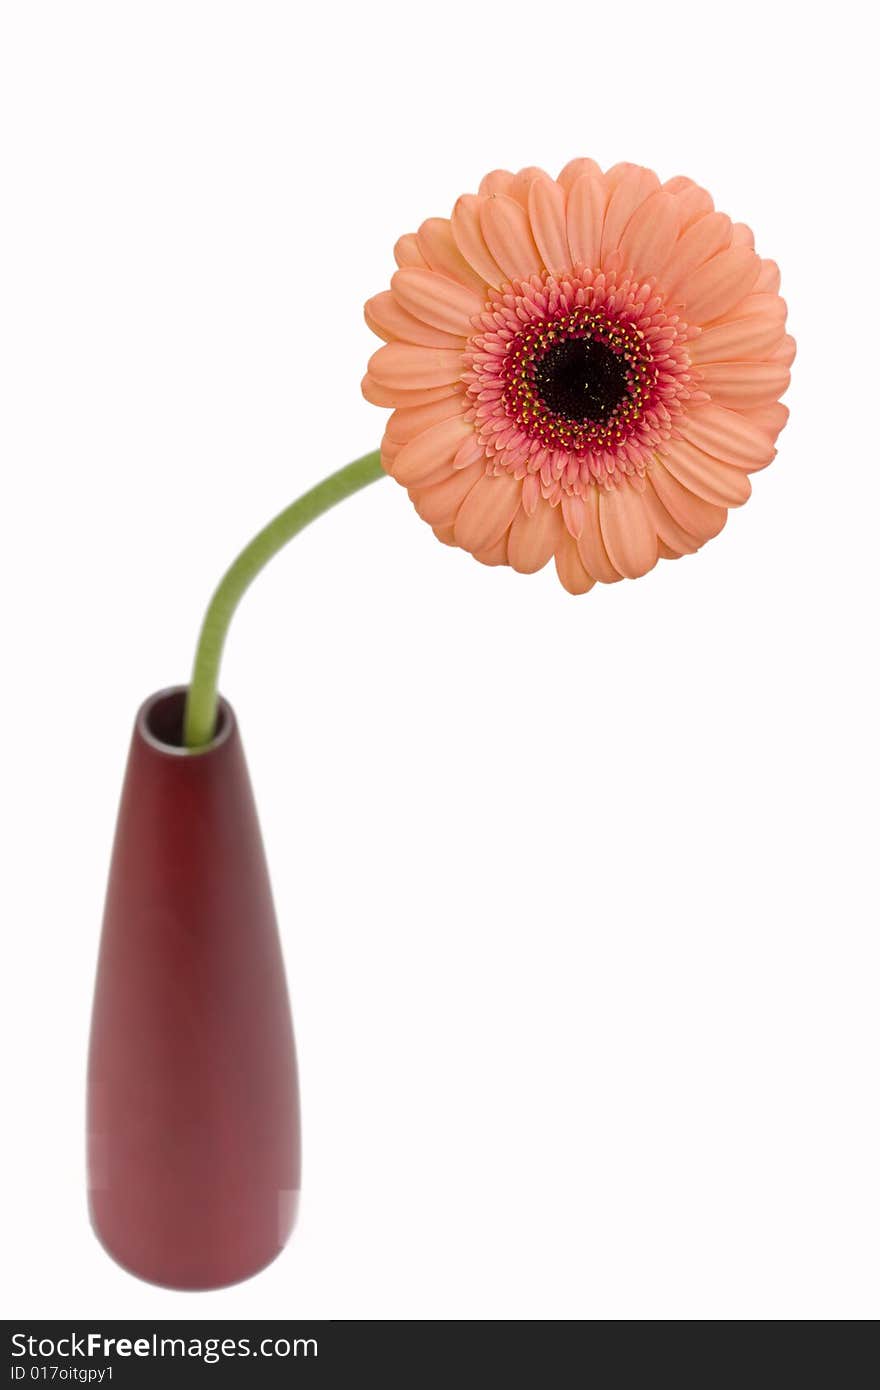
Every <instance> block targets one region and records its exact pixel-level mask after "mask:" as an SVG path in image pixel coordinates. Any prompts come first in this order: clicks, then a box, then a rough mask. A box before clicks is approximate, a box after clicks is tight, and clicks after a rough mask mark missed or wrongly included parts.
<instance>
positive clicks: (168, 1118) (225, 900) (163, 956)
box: [88, 688, 300, 1289]
mask: <svg viewBox="0 0 880 1390" xmlns="http://www.w3.org/2000/svg"><path fill="white" fill-rule="evenodd" d="M184 698H185V691H184V690H183V689H182V688H181V689H175V690H166V691H162V692H160V693H159V694H158V695H154V696H152V698H151V699H149V700H147V701H146V703H145V704H144V705H143V706H142V707H141V709H140V711H139V712H138V716H137V720H136V722H135V728H134V734H133V737H132V742H131V751H130V754H129V760H128V768H127V771H126V775H125V783H124V786H123V791H122V802H121V805H120V809H119V820H118V824H117V831H116V841H115V845H114V849H113V858H112V863H111V867H110V882H109V886H108V890H107V903H106V909H105V915H104V926H103V932H102V936H101V949H100V955H99V960H98V974H97V983H96V988H95V1002H94V1011H93V1015H92V1035H91V1045H90V1054H89V1084H88V1166H89V1205H90V1211H91V1218H92V1223H93V1225H94V1228H95V1231H96V1233H97V1235H98V1238H99V1239H100V1240H101V1242H102V1243H103V1245H104V1247H105V1248H106V1249H107V1251H108V1252H109V1253H110V1254H111V1255H112V1256H113V1258H114V1259H115V1260H118V1262H119V1263H120V1264H121V1265H123V1266H124V1267H125V1268H126V1269H128V1270H129V1271H131V1272H132V1273H133V1274H137V1275H139V1276H140V1277H141V1278H142V1279H149V1280H151V1281H153V1282H154V1283H157V1284H165V1285H168V1286H170V1287H172V1288H176V1289H210V1288H219V1287H220V1286H222V1285H224V1284H231V1283H235V1282H236V1281H237V1280H239V1279H244V1278H246V1277H247V1276H248V1275H250V1274H255V1273H256V1272H257V1271H258V1270H259V1269H262V1268H263V1266H264V1265H266V1264H268V1263H269V1261H270V1260H272V1259H274V1257H275V1256H276V1255H277V1254H278V1252H279V1251H280V1250H281V1249H282V1247H283V1246H284V1244H285V1242H286V1240H287V1237H288V1236H289V1234H290V1231H291V1229H292V1227H293V1222H294V1219H295V1215H296V1205H297V1199H298V1195H299V1174H300V1159H299V1105H298V1095H297V1076H296V1059H295V1054H294V1045H293V1031H292V1028H291V1021H290V1007H289V1004H288V999H287V986H286V983H285V976H284V965H283V961H282V958H281V948H280V943H279V940H278V930H277V927H276V923H275V913H274V909H273V906H272V894H271V889H270V886H269V876H268V873H267V869H266V861H265V858H264V855H263V847H262V842H261V839H260V830H259V825H258V822H257V816H256V810H255V807H254V801H253V796H252V794H251V788H250V781H249V778H248V773H247V766H246V764H245V760H244V754H243V752H242V746H241V739H240V738H239V733H238V727H237V724H236V720H235V716H234V714H233V712H232V710H231V708H230V707H229V705H228V704H226V702H225V701H221V705H220V712H219V716H218V724H217V732H216V735H215V738H214V741H213V742H212V743H211V744H210V745H209V746H208V747H207V748H205V749H204V750H200V751H198V752H191V751H188V750H186V749H185V748H183V747H182V746H181V728H182V722H183V706H184Z"/></svg>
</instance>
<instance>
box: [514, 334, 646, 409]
mask: <svg viewBox="0 0 880 1390" xmlns="http://www.w3.org/2000/svg"><path fill="white" fill-rule="evenodd" d="M627 371H628V363H627V361H626V358H625V357H622V356H621V355H620V354H619V353H616V352H614V351H613V350H612V349H611V348H610V347H607V346H606V345H605V343H599V342H597V341H596V339H595V338H566V339H565V341H564V342H561V343H554V344H553V346H552V347H551V348H548V350H547V352H545V353H544V356H543V357H542V358H540V360H539V361H537V362H536V363H535V366H534V372H535V378H534V380H535V389H536V391H537V393H538V395H539V396H540V397H541V400H542V401H543V402H544V404H545V405H546V406H547V408H548V409H549V410H552V411H553V413H554V414H555V415H563V416H565V417H566V419H569V420H607V418H608V416H609V415H610V414H611V412H612V411H613V410H614V408H615V406H618V405H619V404H620V402H621V401H622V400H623V398H624V396H625V395H626V392H627Z"/></svg>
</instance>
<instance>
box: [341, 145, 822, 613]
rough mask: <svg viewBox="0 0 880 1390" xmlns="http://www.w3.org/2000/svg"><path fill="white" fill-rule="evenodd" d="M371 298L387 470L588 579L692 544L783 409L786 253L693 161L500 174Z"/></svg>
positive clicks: (453, 530) (481, 553)
mask: <svg viewBox="0 0 880 1390" xmlns="http://www.w3.org/2000/svg"><path fill="white" fill-rule="evenodd" d="M394 254H395V259H396V261H397V264H398V266H399V269H398V271H397V272H396V274H395V275H394V276H393V277H392V280H391V288H390V290H386V291H384V292H383V293H382V294H378V295H376V296H375V297H374V298H373V299H371V300H369V302H368V303H367V306H366V311H365V312H366V319H367V323H368V324H369V326H370V328H372V329H373V331H374V332H375V333H376V334H378V336H379V337H380V338H383V339H384V340H385V346H384V347H381V348H379V349H378V351H377V352H376V353H374V355H373V356H372V357H371V359H370V363H369V368H368V371H367V375H366V377H365V378H364V383H363V391H364V395H365V396H366V397H367V399H368V400H370V401H373V402H374V403H375V404H376V405H381V406H391V407H393V414H392V415H391V417H390V419H389V420H388V424H387V428H386V430H385V435H384V438H383V441H382V464H383V467H384V468H385V470H386V471H387V472H388V473H390V474H391V476H392V477H393V478H395V479H396V480H397V481H398V482H399V483H401V484H402V485H403V486H404V487H405V488H407V490H408V492H409V495H410V497H411V499H412V501H413V503H414V505H415V507H416V510H417V511H418V513H419V515H420V516H421V517H423V518H424V520H425V521H427V522H428V523H429V525H430V526H431V527H432V528H433V530H434V533H435V535H436V536H438V537H439V539H440V540H442V541H444V542H446V543H447V544H449V545H457V546H461V547H462V548H463V549H465V550H469V551H470V552H471V553H472V554H473V555H475V556H476V558H477V559H478V560H481V561H483V562H484V563H485V564H490V565H494V564H509V565H511V566H512V567H513V568H514V569H515V570H519V571H520V572H522V573H527V574H528V573H532V572H534V571H535V570H539V569H540V568H541V567H542V566H543V565H545V564H546V563H547V562H548V560H549V559H550V557H551V556H554V557H555V561H556V569H557V572H558V574H559V578H560V580H561V581H562V583H563V584H564V586H565V588H566V589H568V590H569V591H570V592H571V593H576V594H579V593H585V592H586V591H587V590H588V589H590V588H592V586H593V584H594V583H595V582H596V580H600V581H602V582H603V583H614V582H615V581H616V580H618V579H620V578H623V577H626V578H630V579H634V578H636V577H637V576H639V575H642V574H645V573H647V571H648V570H650V569H652V568H653V566H654V565H655V564H656V562H657V560H658V558H661V557H662V558H665V559H675V558H677V557H678V556H680V555H686V554H690V553H692V552H694V551H696V550H697V549H699V547H700V546H701V545H702V544H703V543H704V542H705V541H707V540H709V539H710V538H711V537H712V536H715V535H717V534H718V532H719V531H720V530H721V528H722V527H723V525H724V523H725V521H726V519H727V512H728V508H730V507H737V506H740V505H741V504H742V503H743V502H745V500H746V498H747V497H748V496H749V493H750V490H751V485H750V482H749V474H750V473H753V472H755V471H756V470H757V469H759V468H764V467H765V466H766V465H767V464H768V463H769V462H770V461H771V459H772V458H773V457H774V455H775V452H776V451H775V448H774V442H775V440H776V436H777V435H778V433H779V431H780V430H781V428H782V426H783V425H784V424H785V421H786V419H787V416H788V411H787V410H786V408H785V406H783V405H781V404H780V403H779V397H780V395H781V394H782V393H783V392H784V391H785V389H786V387H787V386H788V383H789V366H790V365H791V362H792V360H793V358H794V351H795V348H794V340H793V339H792V338H790V337H788V336H787V335H786V332H785V314H786V308H785V302H784V301H783V300H782V299H781V298H780V297H779V271H778V269H777V267H776V265H775V264H774V263H773V262H772V261H766V260H762V259H761V258H760V256H758V255H757V253H756V252H755V250H754V239H753V237H752V234H751V232H750V231H749V229H748V227H745V226H744V225H743V224H742V223H733V222H731V220H730V218H729V217H727V216H726V215H725V214H724V213H721V212H716V211H715V210H714V206H713V203H712V199H711V198H710V196H709V194H708V193H707V192H706V191H705V189H702V188H699V187H698V186H697V185H696V184H695V183H693V182H692V181H691V180H690V179H685V178H675V179H670V180H669V181H668V182H667V183H665V184H662V185H661V183H660V180H659V179H658V178H657V176H656V174H654V173H652V171H651V170H650V169H643V168H640V167H639V166H637V165H634V164H617V165H615V166H614V168H612V169H609V170H608V171H607V173H604V174H603V173H602V171H601V170H600V169H599V167H598V165H597V164H595V163H594V162H593V161H592V160H590V159H576V160H574V161H573V162H572V163H570V164H568V165H566V167H565V168H564V169H563V171H562V173H561V174H560V175H559V177H558V179H552V178H551V177H550V176H549V175H548V174H546V173H544V172H543V170H541V169H523V170H521V171H520V172H519V173H518V174H511V173H507V172H506V171H503V170H499V171H496V172H495V173H492V174H489V175H488V176H487V177H486V178H485V179H484V180H483V182H482V183H481V185H480V191H479V193H477V194H476V195H465V196H464V197H462V198H459V200H458V202H457V203H456V205H455V208H454V209H453V212H452V216H451V218H436V217H435V218H430V219H429V220H428V221H427V222H423V223H422V225H421V227H420V228H419V230H418V232H417V233H414V234H411V235H408V236H404V237H401V239H400V241H398V243H397V245H396V247H395V248H394Z"/></svg>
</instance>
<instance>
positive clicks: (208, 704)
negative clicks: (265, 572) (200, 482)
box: [183, 449, 384, 748]
mask: <svg viewBox="0 0 880 1390" xmlns="http://www.w3.org/2000/svg"><path fill="white" fill-rule="evenodd" d="M382 477H384V472H383V469H382V465H381V463H380V462H379V451H378V449H377V450H375V451H374V452H373V453H372V454H364V456H363V458H359V459H355V461H354V463H349V464H347V465H346V467H345V468H340V469H339V471H338V473H331V474H330V477H329V478H325V479H324V481H323V482H322V483H318V485H317V487H313V488H310V489H309V491H308V492H306V493H304V494H303V496H302V497H299V498H297V500H296V501H295V502H292V503H291V504H290V506H289V507H285V509H284V511H283V512H279V514H278V516H276V517H275V519H274V520H273V521H270V522H269V524H268V526H264V527H263V529H262V531H260V532H259V533H258V534H257V535H256V536H254V538H253V540H252V541H251V543H250V545H247V546H245V548H244V550H243V551H242V552H241V554H240V555H239V557H238V559H237V560H234V561H233V563H232V564H231V565H230V567H229V569H228V570H227V571H226V573H225V574H224V576H223V578H222V579H221V580H220V583H219V584H218V585H217V588H216V589H215V591H214V596H213V598H212V599H211V602H210V603H209V605H208V611H207V613H206V614H205V620H204V622H203V623H202V630H201V632H200V634H199V643H198V646H197V647H196V657H195V662H194V663H193V673H192V681H191V683H190V687H189V691H188V693H187V697H186V713H185V714H184V720H183V741H184V744H185V746H186V747H187V748H201V747H203V746H204V744H206V743H210V741H211V739H212V738H213V737H214V728H215V725H216V723H217V681H218V676H219V673H220V658H221V657H222V655H223V644H224V643H225V641H226V634H227V632H228V631H229V624H230V622H231V621H232V615H233V613H234V612H235V610H236V608H237V607H238V603H239V600H240V599H241V597H242V594H243V593H244V592H245V590H246V589H247V588H248V586H249V585H250V583H251V581H252V580H253V579H255V578H256V576H257V575H258V574H259V573H260V570H261V569H262V568H263V566H264V565H267V564H268V563H269V561H270V560H271V559H272V556H273V555H277V553H278V551H279V550H281V548H282V546H285V545H286V544H287V542H288V541H289V540H291V539H292V538H293V537H294V536H295V535H296V534H297V532H298V531H301V530H302V529H303V527H304V526H308V524H309V522H310V521H314V519H315V517H316V516H320V515H321V513H322V512H326V511H328V510H329V508H330V507H334V506H335V505H336V503H337V502H341V501H342V500H343V498H344V497H350V496H351V494H352V493H353V492H359V491H360V489H361V488H362V487H366V486H367V484H368V483H372V482H375V481H376V479H377V478H382Z"/></svg>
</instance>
